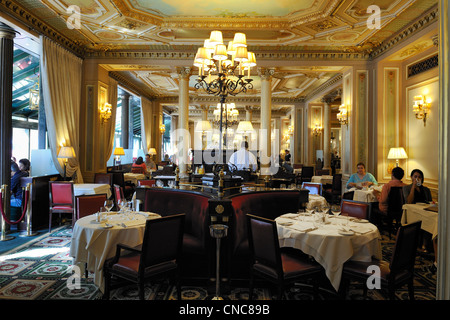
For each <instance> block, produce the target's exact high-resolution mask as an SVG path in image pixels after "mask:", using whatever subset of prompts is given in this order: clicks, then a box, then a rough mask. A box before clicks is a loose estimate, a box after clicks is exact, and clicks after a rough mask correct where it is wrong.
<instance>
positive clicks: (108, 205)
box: [104, 200, 114, 212]
mask: <svg viewBox="0 0 450 320" xmlns="http://www.w3.org/2000/svg"><path fill="white" fill-rule="evenodd" d="M113 206H114V203H113V201H112V200H106V201H105V203H104V207H105V208H106V210H108V212H110V211H111V209H112V208H113Z"/></svg>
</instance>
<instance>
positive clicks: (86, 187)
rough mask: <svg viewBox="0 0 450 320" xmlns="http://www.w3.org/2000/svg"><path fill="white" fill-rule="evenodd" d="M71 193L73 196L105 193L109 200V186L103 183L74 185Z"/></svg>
mask: <svg viewBox="0 0 450 320" xmlns="http://www.w3.org/2000/svg"><path fill="white" fill-rule="evenodd" d="M73 193H74V196H81V195H84V194H101V193H106V196H107V197H108V198H109V197H111V186H110V185H109V184H103V183H75V184H74V185H73Z"/></svg>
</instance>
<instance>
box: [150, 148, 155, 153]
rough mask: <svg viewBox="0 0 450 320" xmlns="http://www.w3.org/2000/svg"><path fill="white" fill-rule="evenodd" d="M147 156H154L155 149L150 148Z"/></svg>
mask: <svg viewBox="0 0 450 320" xmlns="http://www.w3.org/2000/svg"><path fill="white" fill-rule="evenodd" d="M148 154H156V149H155V148H150V150H149V151H148Z"/></svg>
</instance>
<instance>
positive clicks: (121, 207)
mask: <svg viewBox="0 0 450 320" xmlns="http://www.w3.org/2000/svg"><path fill="white" fill-rule="evenodd" d="M118 205H119V211H120V212H123V211H124V210H125V207H126V205H127V202H126V201H125V200H120V201H119V202H118Z"/></svg>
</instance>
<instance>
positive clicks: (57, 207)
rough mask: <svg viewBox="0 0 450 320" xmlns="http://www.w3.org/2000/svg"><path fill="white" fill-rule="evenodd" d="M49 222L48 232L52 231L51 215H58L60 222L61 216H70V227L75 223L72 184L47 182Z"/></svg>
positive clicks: (67, 182)
mask: <svg viewBox="0 0 450 320" xmlns="http://www.w3.org/2000/svg"><path fill="white" fill-rule="evenodd" d="M49 202H50V210H49V221H48V232H51V231H52V218H53V213H58V214H59V220H60V222H61V214H71V215H72V226H73V224H74V223H75V207H74V193H73V183H72V182H69V181H50V182H49Z"/></svg>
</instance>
